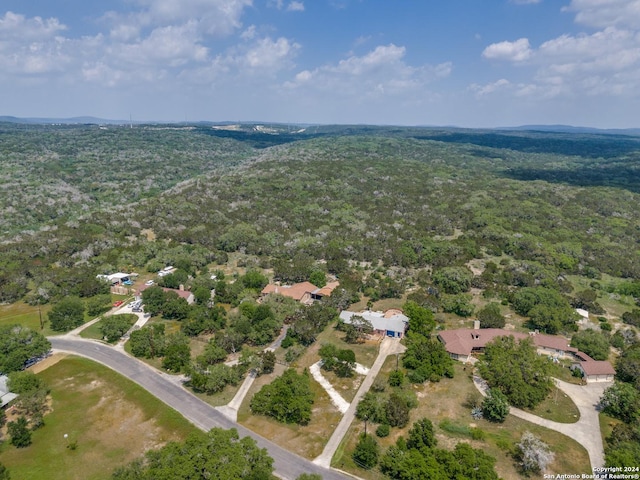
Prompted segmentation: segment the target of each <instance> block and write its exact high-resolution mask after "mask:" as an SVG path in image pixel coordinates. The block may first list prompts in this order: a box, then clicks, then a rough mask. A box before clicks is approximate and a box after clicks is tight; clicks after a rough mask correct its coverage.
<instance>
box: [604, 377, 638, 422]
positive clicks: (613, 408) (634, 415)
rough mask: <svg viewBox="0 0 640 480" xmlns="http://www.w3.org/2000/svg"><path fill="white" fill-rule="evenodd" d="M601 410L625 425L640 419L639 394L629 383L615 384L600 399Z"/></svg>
mask: <svg viewBox="0 0 640 480" xmlns="http://www.w3.org/2000/svg"><path fill="white" fill-rule="evenodd" d="M600 406H601V407H602V410H603V411H604V412H605V413H607V414H609V415H611V416H612V417H615V418H618V419H620V420H622V421H623V422H626V423H634V422H636V421H637V420H638V418H640V393H639V392H638V390H637V389H636V388H635V387H634V386H633V385H631V384H630V383H624V382H615V383H614V384H613V385H611V386H610V387H609V388H607V389H606V390H605V391H604V394H603V395H602V398H601V399H600Z"/></svg>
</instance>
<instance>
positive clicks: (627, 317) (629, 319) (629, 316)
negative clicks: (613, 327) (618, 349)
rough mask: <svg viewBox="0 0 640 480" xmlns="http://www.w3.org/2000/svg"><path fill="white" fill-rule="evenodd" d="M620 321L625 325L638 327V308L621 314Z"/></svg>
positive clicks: (639, 322)
mask: <svg viewBox="0 0 640 480" xmlns="http://www.w3.org/2000/svg"><path fill="white" fill-rule="evenodd" d="M622 321H623V322H624V323H626V324H627V325H633V326H635V327H640V308H634V309H633V310H632V311H630V312H624V313H623V314H622Z"/></svg>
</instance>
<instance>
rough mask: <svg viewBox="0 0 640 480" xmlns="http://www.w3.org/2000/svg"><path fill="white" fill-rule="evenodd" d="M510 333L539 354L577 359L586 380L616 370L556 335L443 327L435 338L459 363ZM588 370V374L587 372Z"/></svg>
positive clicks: (608, 376) (609, 375) (610, 374)
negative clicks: (531, 345)
mask: <svg viewBox="0 0 640 480" xmlns="http://www.w3.org/2000/svg"><path fill="white" fill-rule="evenodd" d="M505 336H512V337H514V338H515V339H516V340H524V339H525V338H531V340H532V341H533V344H534V345H535V346H536V348H537V350H538V353H539V354H541V355H548V356H550V357H552V358H553V359H556V360H557V359H560V358H568V359H572V360H577V362H576V363H575V364H574V365H573V366H572V368H580V369H581V370H582V371H583V372H584V373H585V379H586V380H587V381H605V380H611V379H613V375H614V374H615V370H614V369H613V367H612V366H611V364H610V363H609V362H607V361H596V360H593V359H592V358H591V357H589V356H588V355H587V354H585V353H583V352H581V351H579V350H578V349H577V348H574V347H571V346H570V345H569V340H567V339H566V338H564V337H561V336H557V335H545V334H541V333H535V332H529V334H526V333H521V332H513V331H509V330H504V329H501V328H484V329H480V328H473V329H471V328H459V329H456V330H443V331H441V332H439V333H438V339H439V340H440V341H441V342H442V343H444V347H445V349H446V350H447V352H448V353H449V355H450V356H451V358H454V359H456V360H460V361H462V362H470V361H472V355H473V353H480V352H482V351H483V350H484V347H485V346H486V345H487V344H488V343H489V342H491V341H492V340H494V339H495V338H497V337H505ZM587 371H588V372H590V374H587V373H586V372H587Z"/></svg>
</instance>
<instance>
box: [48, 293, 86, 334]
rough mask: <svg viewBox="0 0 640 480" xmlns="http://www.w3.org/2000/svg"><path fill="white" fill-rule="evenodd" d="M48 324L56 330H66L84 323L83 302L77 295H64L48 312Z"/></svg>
mask: <svg viewBox="0 0 640 480" xmlns="http://www.w3.org/2000/svg"><path fill="white" fill-rule="evenodd" d="M48 317H49V325H51V329H52V330H55V331H56V332H66V331H69V330H72V329H74V328H76V327H79V326H80V325H82V324H83V323H84V303H83V302H82V300H80V299H79V298H78V297H66V298H63V299H62V300H60V301H59V302H58V303H56V304H55V305H54V306H53V307H52V308H51V310H50V311H49V313H48Z"/></svg>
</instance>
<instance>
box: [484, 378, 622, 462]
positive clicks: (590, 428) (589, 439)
mask: <svg viewBox="0 0 640 480" xmlns="http://www.w3.org/2000/svg"><path fill="white" fill-rule="evenodd" d="M554 380H555V382H556V385H557V386H558V388H559V389H560V390H562V391H563V392H564V393H566V394H567V395H568V396H569V398H571V400H573V403H575V404H576V407H578V410H579V411H580V419H579V420H578V421H577V422H576V423H558V422H552V421H551V420H547V419H545V418H541V417H538V416H536V415H533V414H531V413H528V412H525V411H524V410H520V409H518V408H514V407H511V408H510V410H509V412H510V413H511V414H513V415H515V416H516V417H519V418H522V419H523V420H527V421H528V422H531V423H535V424H536V425H540V426H542V427H546V428H549V429H551V430H555V431H556V432H560V433H562V434H564V435H566V436H567V437H570V438H573V439H574V440H575V441H576V442H578V443H580V445H582V446H583V447H584V448H585V449H586V450H587V453H588V454H589V461H590V462H591V467H592V468H596V467H603V466H604V445H603V444H602V434H601V432H600V420H599V415H598V414H599V412H598V409H597V406H598V403H599V401H600V397H602V394H603V392H604V391H605V389H606V388H607V387H609V386H610V385H611V382H595V383H589V384H587V385H574V384H572V383H567V382H563V381H562V380H558V379H554ZM473 382H474V383H475V385H476V387H477V388H478V390H480V393H482V394H483V395H486V389H487V385H486V382H484V380H482V379H481V378H480V377H477V376H474V377H473Z"/></svg>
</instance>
